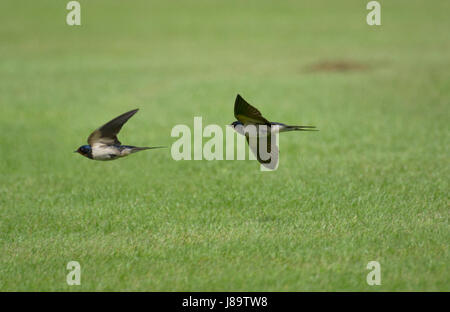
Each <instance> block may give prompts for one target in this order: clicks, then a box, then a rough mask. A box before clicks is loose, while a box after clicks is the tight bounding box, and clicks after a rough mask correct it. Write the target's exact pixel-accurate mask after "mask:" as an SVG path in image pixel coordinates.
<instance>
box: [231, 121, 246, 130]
mask: <svg viewBox="0 0 450 312" xmlns="http://www.w3.org/2000/svg"><path fill="white" fill-rule="evenodd" d="M231 125H232V126H233V128H236V126H238V125H240V126H243V125H244V124H243V123H242V122H240V121H237V120H236V121H233V122H232V123H231Z"/></svg>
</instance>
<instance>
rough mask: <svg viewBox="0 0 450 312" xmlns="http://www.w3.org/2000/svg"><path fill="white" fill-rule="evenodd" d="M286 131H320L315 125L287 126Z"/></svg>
mask: <svg viewBox="0 0 450 312" xmlns="http://www.w3.org/2000/svg"><path fill="white" fill-rule="evenodd" d="M285 131H319V130H318V129H316V127H315V126H286V129H285Z"/></svg>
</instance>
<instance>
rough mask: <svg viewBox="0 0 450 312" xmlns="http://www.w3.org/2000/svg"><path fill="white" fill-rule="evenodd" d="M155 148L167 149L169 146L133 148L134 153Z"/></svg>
mask: <svg viewBox="0 0 450 312" xmlns="http://www.w3.org/2000/svg"><path fill="white" fill-rule="evenodd" d="M155 148H167V146H152V147H148V146H146V147H137V146H134V147H133V151H135V152H139V151H143V150H148V149H155Z"/></svg>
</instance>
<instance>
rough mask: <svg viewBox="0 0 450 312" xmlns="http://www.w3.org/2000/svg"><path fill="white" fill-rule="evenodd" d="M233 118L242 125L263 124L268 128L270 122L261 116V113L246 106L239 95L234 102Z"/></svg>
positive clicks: (248, 105)
mask: <svg viewBox="0 0 450 312" xmlns="http://www.w3.org/2000/svg"><path fill="white" fill-rule="evenodd" d="M234 117H236V119H237V120H239V121H240V122H242V123H243V124H244V125H245V124H249V123H253V124H264V125H268V126H269V127H270V122H269V121H268V120H267V119H266V118H264V117H263V116H262V115H261V112H260V111H259V110H257V109H256V108H255V107H253V106H251V105H250V104H248V103H247V102H246V101H245V100H244V99H243V98H242V97H241V96H240V95H239V94H238V95H237V96H236V101H235V102H234Z"/></svg>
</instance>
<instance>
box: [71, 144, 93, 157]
mask: <svg viewBox="0 0 450 312" xmlns="http://www.w3.org/2000/svg"><path fill="white" fill-rule="evenodd" d="M74 153H79V154H81V155H83V156H85V157H88V158H92V148H91V146H90V145H82V146H80V147H79V148H78V149H77V150H76V151H75V152H74Z"/></svg>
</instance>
